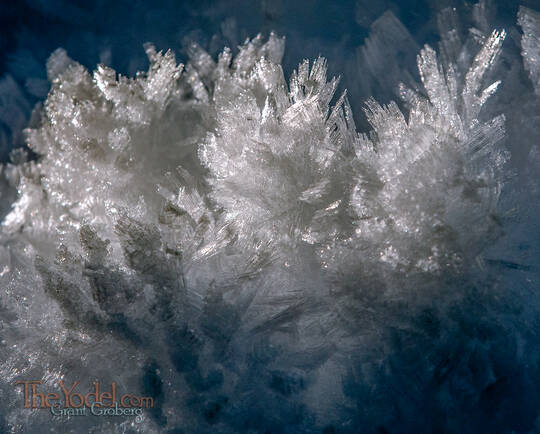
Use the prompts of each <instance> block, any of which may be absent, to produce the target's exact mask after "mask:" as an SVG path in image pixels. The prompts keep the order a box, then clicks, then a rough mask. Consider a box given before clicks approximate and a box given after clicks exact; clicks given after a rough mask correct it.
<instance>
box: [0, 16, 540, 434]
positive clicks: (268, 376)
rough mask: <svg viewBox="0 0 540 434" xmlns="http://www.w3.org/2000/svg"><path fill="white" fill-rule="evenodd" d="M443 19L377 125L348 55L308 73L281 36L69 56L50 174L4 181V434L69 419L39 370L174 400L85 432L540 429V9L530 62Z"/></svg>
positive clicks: (59, 91)
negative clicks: (330, 68)
mask: <svg viewBox="0 0 540 434" xmlns="http://www.w3.org/2000/svg"><path fill="white" fill-rule="evenodd" d="M444 14H446V15H444V16H446V17H448V16H450V15H452V11H451V10H446V11H445V12H444ZM444 16H443V17H444ZM386 19H391V20H393V21H397V20H396V19H395V18H394V17H392V16H391V15H386ZM480 21H482V20H480V19H479V22H480ZM441 22H442V23H443V24H444V25H442V24H441V25H442V27H443V28H442V29H441V42H440V45H439V54H437V52H436V51H435V50H434V49H433V48H431V47H430V46H427V45H426V46H425V47H424V48H423V49H421V51H420V52H419V54H418V57H417V67H418V74H419V75H418V77H419V78H420V81H419V82H417V81H415V80H414V78H413V76H411V75H410V74H405V72H403V74H404V78H403V82H402V84H400V86H399V88H398V94H399V97H400V99H399V100H397V102H391V103H389V104H387V105H381V104H379V103H377V102H376V101H375V100H374V99H369V100H367V101H366V103H365V106H364V107H365V114H366V118H367V120H368V122H369V125H370V128H369V131H365V132H364V133H360V132H358V129H357V127H356V126H355V122H354V117H353V112H352V109H351V106H350V104H349V102H348V99H347V96H346V92H342V91H338V83H339V80H338V79H336V78H331V79H329V77H327V73H326V71H327V66H326V61H325V60H324V59H323V58H318V59H315V60H313V61H308V60H304V61H302V62H301V63H300V64H299V66H298V68H297V69H296V71H294V72H293V74H292V75H291V76H290V78H288V79H287V78H286V77H285V76H284V73H283V70H282V67H281V64H280V62H281V59H282V56H283V53H284V49H285V41H284V39H283V38H280V37H278V36H276V35H275V34H270V36H269V37H268V39H267V40H265V39H264V38H263V37H261V36H257V37H255V38H253V39H251V40H247V41H246V42H245V43H244V44H243V45H242V46H240V47H239V48H238V50H237V52H236V54H234V55H233V54H232V52H231V50H229V49H227V48H225V49H224V50H223V51H222V52H221V54H220V55H219V57H218V58H217V59H215V58H212V57H211V56H210V55H209V54H207V52H206V51H204V49H203V48H202V47H201V46H199V45H197V44H196V43H192V44H191V45H190V46H189V50H188V54H189V61H188V62H187V63H186V65H182V64H178V63H177V62H176V60H175V56H174V55H173V54H172V52H171V51H167V52H166V53H163V52H157V51H156V49H155V48H154V46H153V45H151V44H147V45H145V50H146V53H147V55H148V58H149V60H150V67H149V69H148V71H147V72H144V73H139V74H137V75H136V76H135V77H133V78H128V77H124V76H121V75H119V74H117V73H116V72H115V71H114V70H113V69H111V68H109V67H106V66H103V65H100V66H98V67H97V69H96V70H95V71H94V72H89V71H88V70H86V69H85V68H84V67H83V66H81V65H80V64H78V63H77V62H76V61H74V60H72V59H71V58H69V57H68V55H67V53H66V52H65V51H64V50H62V49H58V50H57V51H55V52H54V53H53V54H52V55H51V57H50V58H49V61H48V63H47V74H48V78H49V80H50V81H51V90H50V93H49V95H48V97H47V99H46V101H45V103H44V105H43V107H42V109H39V110H38V111H36V112H35V114H34V118H36V119H37V120H35V122H34V123H33V125H32V127H31V128H28V129H27V130H26V137H27V143H28V145H29V147H30V149H31V150H32V151H33V152H35V153H36V154H37V155H38V158H37V159H35V160H32V159H30V160H27V158H26V156H25V154H24V152H17V153H14V154H13V163H11V164H8V165H6V166H4V167H3V169H2V170H3V175H4V178H5V184H9V185H10V186H11V188H15V189H16V190H17V198H16V200H14V202H13V204H12V207H11V209H10V210H9V211H8V212H7V214H6V215H5V217H4V218H3V220H2V231H1V233H0V261H1V262H0V267H1V268H0V282H1V287H2V292H1V294H0V315H1V317H2V318H3V323H2V328H1V335H0V336H1V342H0V345H1V348H2V352H1V353H0V357H1V365H0V374H1V375H0V378H1V380H2V382H1V387H0V396H1V397H2V407H3V413H2V414H0V428H2V429H5V430H6V431H9V432H39V430H40V426H43V425H44V424H46V425H51V423H52V422H51V417H52V416H51V414H50V413H48V412H44V411H33V412H31V411H28V410H27V409H24V408H22V404H21V403H22V390H18V394H17V395H16V397H17V399H9V400H8V398H7V397H9V396H13V393H14V392H13V389H14V386H13V384H14V383H15V381H17V380H18V379H21V378H23V379H43V381H44V385H45V386H47V387H51V388H52V387H56V384H57V381H58V379H64V380H65V381H67V382H68V383H70V384H71V383H72V382H73V381H74V380H77V381H79V383H81V384H83V385H87V384H88V385H89V384H91V382H92V381H95V380H96V379H99V380H100V381H101V382H102V383H104V384H110V383H111V382H112V381H116V382H117V383H118V384H119V387H121V388H122V389H123V390H126V391H131V392H136V393H138V394H139V395H141V396H152V397H154V398H155V400H156V406H155V408H154V409H152V410H148V411H146V412H145V415H144V418H143V420H142V421H140V420H138V421H135V420H132V419H129V418H128V419H122V420H121V421H118V420H116V419H115V418H101V419H99V420H96V418H88V417H87V418H80V419H77V420H72V419H71V420H66V419H65V418H64V419H62V418H58V419H57V420H55V421H54V423H55V424H60V425H59V426H62V427H63V428H62V429H63V430H66V431H69V432H186V433H188V432H230V433H233V432H288V433H298V432H323V431H324V432H495V431H496V430H499V429H500V430H502V431H501V432H510V431H512V430H514V431H516V432H517V431H519V432H521V431H523V432H525V431H527V432H528V431H531V432H532V430H533V429H534V427H536V428H540V423H537V422H536V418H537V416H538V413H539V411H540V406H539V403H540V398H539V397H540V382H539V381H538V380H539V379H540V371H539V370H538V366H540V365H539V362H540V347H539V346H538V344H537V336H536V335H535V334H534V329H535V327H536V328H537V324H538V318H537V314H535V312H537V310H535V309H536V308H537V307H538V306H539V303H538V302H539V301H540V299H539V298H538V296H537V295H536V294H534V292H533V291H531V288H533V287H534V281H533V280H534V277H531V276H533V275H532V274H529V275H527V276H526V277H525V278H522V277H515V274H512V273H518V272H521V273H523V272H527V270H528V271H530V269H528V268H527V267H528V266H526V265H523V264H520V263H519V261H517V260H512V258H511V257H509V256H508V255H510V253H508V255H506V250H505V249H507V250H508V249H511V247H509V246H510V242H509V241H508V240H507V238H508V234H509V233H510V234H514V235H513V236H515V237H516V239H518V238H519V239H521V238H523V237H524V238H527V234H525V235H523V234H522V233H521V235H520V231H521V232H523V229H522V226H520V225H519V222H518V223H515V222H514V223H512V222H511V219H512V215H515V213H516V211H515V210H516V209H518V208H519V207H521V208H525V209H528V210H532V211H530V212H531V213H533V214H534V212H535V210H536V206H537V205H536V204H535V203H536V202H535V201H536V199H537V193H538V187H537V185H536V183H535V182H534V176H535V173H537V169H538V164H540V154H539V151H538V148H537V147H536V145H530V149H528V151H529V152H528V153H527V154H526V158H524V159H525V160H527V161H526V164H523V165H522V167H521V168H522V173H518V174H516V170H515V169H516V168H515V167H514V166H515V165H514V166H513V165H512V161H511V160H512V159H514V158H518V157H514V153H513V152H514V146H516V147H517V145H515V144H516V143H517V144H519V143H521V142H520V140H521V139H520V137H519V130H520V128H519V125H518V123H516V122H517V121H516V120H515V119H516V118H517V116H516V115H515V113H516V111H517V112H519V110H520V107H519V105H520V104H519V102H516V101H515V100H512V98H511V94H512V89H513V88H512V80H517V78H516V76H517V75H518V74H519V71H520V70H521V69H523V74H522V75H523V77H524V78H523V80H529V78H530V81H531V82H532V85H530V84H526V85H522V86H534V89H536V91H537V92H538V90H539V86H540V84H539V80H540V15H538V13H536V12H534V11H531V10H528V9H525V8H522V9H521V10H520V14H519V24H520V26H521V27H522V29H523V37H522V39H521V41H519V38H520V35H519V33H518V31H517V30H516V29H512V30H513V34H512V33H511V38H512V39H513V41H514V43H518V44H519V43H521V49H522V57H520V56H519V55H517V56H516V55H514V56H513V57H512V54H511V53H510V54H505V51H504V44H506V42H505V38H507V35H506V33H505V31H502V30H501V31H493V32H491V33H489V32H487V31H486V29H483V28H482V26H481V25H480V24H479V25H478V27H477V28H473V29H471V30H470V31H469V32H468V33H467V35H466V37H465V38H463V37H461V38H460V36H459V35H458V32H457V30H455V29H453V28H446V27H448V21H446V20H444V19H442V20H441ZM484 22H485V20H484ZM445 26H446V27H445ZM484 27H485V26H484ZM390 29H392V28H390ZM400 31H401V29H400ZM516 35H517V36H516ZM394 36H395V35H394ZM516 38H517V39H516ZM516 41H517V42H516ZM374 44H375V42H374V40H373V39H372V40H371V45H373V46H372V48H371V54H370V51H369V50H368V49H365V51H364V55H365V56H370V55H371V56H375V53H374V52H375V51H376V50H375V48H374V46H375V45H376V44H375V45H374ZM510 51H511V50H510V49H509V52H510ZM378 56H380V57H381V59H382V57H383V56H384V53H379V54H378ZM381 62H382V60H381ZM375 63H376V62H373V64H375ZM525 74H527V75H525ZM356 79H357V80H359V81H361V80H362V71H358V76H357V78H356ZM505 80H508V83H510V84H507V83H506V82H505ZM505 86H507V87H506V90H505ZM515 86H517V85H515ZM499 87H502V91H501V92H502V96H500V97H499V98H500V100H498V101H499V102H498V104H496V105H493V104H492V100H493V99H494V98H497V97H498V96H497V95H498V93H497V90H498V88H499ZM515 88H517V87H515ZM527 95H528V100H527V101H528V104H529V107H538V102H536V96H533V95H532V94H531V92H529V93H528V94H527ZM490 104H492V105H491V106H490ZM498 107H501V108H502V109H498ZM523 112H525V110H523ZM519 113H521V112H519ZM536 113H538V112H536ZM523 116H525V114H523ZM527 116H528V117H527V118H525V119H526V121H527V122H529V123H534V122H537V119H538V118H537V117H536V118H534V116H535V114H534V113H533V114H531V113H528V114H527ZM536 116H538V115H537V114H536ZM507 118H508V119H512V122H513V123H512V124H511V125H510V126H509V129H510V130H511V131H512V132H514V134H515V135H514V136H509V135H508V133H506V132H505V123H506V122H507V120H506V119H507ZM535 119H536V120H535ZM536 137H537V138H538V137H540V135H538V136H536ZM522 152H524V151H522ZM526 174H528V175H527V176H528V178H529V184H527V185H526V188H524V189H523V190H519V191H518V190H516V189H513V187H512V185H513V184H512V182H513V181H512V180H513V179H515V178H516V177H520V176H521V177H525V175H526ZM524 185H525V184H524ZM9 188H10V187H9V186H8V185H6V186H5V188H4V189H3V190H2V192H3V194H6V195H7V194H8V193H9ZM509 192H510V193H509ZM512 192H514V193H512ZM527 194H528V196H527ZM523 198H525V199H523ZM527 207H528V208H527ZM512 225H513V226H512ZM536 235H537V233H536V232H534V231H533V232H532V233H531V234H530V236H536ZM505 237H506V238H505ZM520 237H521V238H520ZM505 239H506V241H505ZM505 243H506V244H505ZM522 245H524V244H522ZM501 246H502V247H501ZM505 255H506V256H505ZM509 273H510V274H509ZM512 278H514V279H523V281H520V282H519V284H516V285H513V286H512V285H511V284H509V283H508V282H509V281H510V280H511V279H512ZM536 282H537V280H536ZM535 324H536V326H535ZM45 386H44V387H45ZM515 414H518V416H515ZM51 426H52V425H51ZM54 426H56V425H54ZM92 430H94V431H92Z"/></svg>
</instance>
